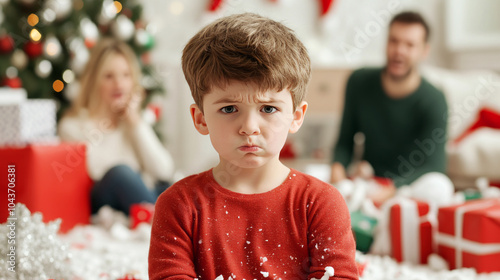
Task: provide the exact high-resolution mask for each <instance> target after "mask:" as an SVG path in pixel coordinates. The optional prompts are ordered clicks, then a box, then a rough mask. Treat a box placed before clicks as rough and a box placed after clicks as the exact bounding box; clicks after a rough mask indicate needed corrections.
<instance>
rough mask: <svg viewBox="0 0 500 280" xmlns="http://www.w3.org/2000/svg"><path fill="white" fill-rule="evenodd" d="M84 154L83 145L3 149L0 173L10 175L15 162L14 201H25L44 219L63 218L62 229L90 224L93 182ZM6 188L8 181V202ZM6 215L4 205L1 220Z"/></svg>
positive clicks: (0, 190) (2, 191)
mask: <svg viewBox="0 0 500 280" xmlns="http://www.w3.org/2000/svg"><path fill="white" fill-rule="evenodd" d="M85 154H86V147H85V145H84V144H69V143H61V144H58V145H35V144H32V145H28V146H26V147H18V148H14V147H12V148H0V167H1V168H0V176H1V178H4V179H5V178H7V174H8V170H7V166H8V165H14V166H15V167H14V173H13V174H14V178H15V186H14V187H13V188H12V189H13V190H14V191H15V192H14V194H15V199H14V202H15V203H18V202H20V203H23V204H25V205H26V207H28V209H29V210H30V211H31V212H41V213H42V214H43V219H44V222H48V221H51V220H54V219H57V218H61V219H62V223H61V228H60V230H61V231H62V232H64V231H67V230H69V229H71V228H72V227H73V226H74V225H76V224H88V223H89V218H90V188H91V187H92V184H93V183H92V180H91V179H90V178H89V176H88V174H87V168H86V160H85V159H86V157H85ZM11 171H12V170H11ZM5 180H6V179H5ZM7 188H8V185H7V184H6V183H5V184H0V196H1V200H2V201H7V195H8V190H7ZM2 205H3V202H2ZM7 217H8V208H7V206H5V207H2V209H0V222H2V223H3V222H5V221H6V219H7Z"/></svg>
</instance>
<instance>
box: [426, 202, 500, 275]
mask: <svg viewBox="0 0 500 280" xmlns="http://www.w3.org/2000/svg"><path fill="white" fill-rule="evenodd" d="M438 221H439V227H438V230H439V233H438V234H437V236H436V241H437V243H438V254H439V255H441V256H442V257H443V258H444V259H445V260H447V261H448V263H449V265H450V268H451V269H455V268H461V267H472V268H475V269H476V270H477V272H479V273H483V272H492V271H500V200H499V199H481V200H473V201H469V202H466V203H464V204H460V205H453V206H448V207H442V208H440V209H439V213H438Z"/></svg>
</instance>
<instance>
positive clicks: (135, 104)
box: [112, 93, 142, 126]
mask: <svg viewBox="0 0 500 280" xmlns="http://www.w3.org/2000/svg"><path fill="white" fill-rule="evenodd" d="M141 103H142V98H141V95H140V94H138V93H135V94H132V95H131V97H130V98H129V99H128V100H124V101H121V102H119V103H115V104H114V106H113V107H112V111H113V113H114V114H115V116H117V117H118V119H119V120H123V121H125V122H126V123H127V124H128V125H131V126H135V125H136V124H137V123H139V121H140V118H141V116H140V109H139V108H140V106H141Z"/></svg>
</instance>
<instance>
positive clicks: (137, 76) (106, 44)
mask: <svg viewBox="0 0 500 280" xmlns="http://www.w3.org/2000/svg"><path fill="white" fill-rule="evenodd" d="M113 54H118V55H121V56H123V57H124V58H125V60H126V61H127V63H128V65H129V67H130V71H131V77H132V80H133V88H132V93H135V94H140V95H143V94H144V88H143V87H142V86H141V82H140V81H141V68H140V65H139V62H138V60H137V56H136V55H135V53H134V52H133V50H132V49H131V48H130V47H129V46H128V45H127V44H126V43H125V42H122V41H120V40H117V39H114V38H103V39H101V40H100V41H99V42H98V43H97V44H96V45H95V46H94V47H93V48H92V50H91V54H90V58H89V61H88V62H87V65H86V66H85V69H84V70H83V72H82V75H81V77H80V89H79V93H78V96H77V97H76V99H75V100H74V101H73V104H72V106H71V108H70V110H69V111H68V115H75V114H78V112H80V110H81V109H83V108H85V109H87V110H88V111H89V112H91V111H92V110H93V109H95V108H96V106H98V104H99V103H100V98H101V96H100V94H99V92H97V91H98V90H97V86H98V84H99V80H100V75H101V73H102V68H103V65H104V64H105V63H106V62H107V59H108V58H109V57H110V56H111V55H113ZM141 97H142V96H141Z"/></svg>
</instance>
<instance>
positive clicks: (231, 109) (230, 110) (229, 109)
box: [220, 106, 236, 114]
mask: <svg viewBox="0 0 500 280" xmlns="http://www.w3.org/2000/svg"><path fill="white" fill-rule="evenodd" d="M220 110H221V112H222V113H224V114H231V113H234V112H236V107H234V106H226V107H223V108H222V109H220Z"/></svg>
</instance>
